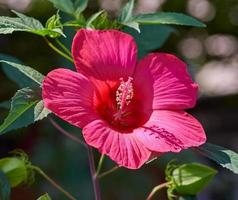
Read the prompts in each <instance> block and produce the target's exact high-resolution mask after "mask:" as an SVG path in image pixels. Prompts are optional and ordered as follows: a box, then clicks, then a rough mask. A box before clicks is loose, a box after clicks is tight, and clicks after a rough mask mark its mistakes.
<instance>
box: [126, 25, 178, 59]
mask: <svg viewBox="0 0 238 200" xmlns="http://www.w3.org/2000/svg"><path fill="white" fill-rule="evenodd" d="M123 31H125V32H126V33H129V34H130V35H132V36H133V37H134V39H135V40H136V43H137V46H138V50H139V52H138V55H139V58H142V57H143V56H144V55H146V54H147V53H149V52H151V51H154V50H157V49H159V48H161V47H162V46H163V45H164V43H165V42H166V41H167V39H168V38H169V36H170V35H171V34H172V33H174V32H176V30H175V29H174V28H172V27H170V26H168V25H140V33H138V32H137V31H135V30H133V29H131V28H128V27H125V28H124V29H123Z"/></svg>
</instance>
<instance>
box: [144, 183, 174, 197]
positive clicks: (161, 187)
mask: <svg viewBox="0 0 238 200" xmlns="http://www.w3.org/2000/svg"><path fill="white" fill-rule="evenodd" d="M169 184H170V182H166V183H162V184H160V185H157V186H155V187H154V188H153V189H152V191H151V193H150V194H149V196H148V197H147V198H146V200H151V199H152V197H153V196H154V195H155V194H156V193H157V192H158V191H159V190H161V189H163V188H165V187H168V185H169Z"/></svg>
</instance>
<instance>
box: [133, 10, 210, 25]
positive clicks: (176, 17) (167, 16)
mask: <svg viewBox="0 0 238 200" xmlns="http://www.w3.org/2000/svg"><path fill="white" fill-rule="evenodd" d="M134 21H136V22H138V23H139V24H175V25H183V26H196V27H206V25H205V24H203V23H202V22H200V21H198V20H197V19H195V18H193V17H190V16H187V15H185V14H182V13H175V12H157V13H150V14H140V15H137V16H134Z"/></svg>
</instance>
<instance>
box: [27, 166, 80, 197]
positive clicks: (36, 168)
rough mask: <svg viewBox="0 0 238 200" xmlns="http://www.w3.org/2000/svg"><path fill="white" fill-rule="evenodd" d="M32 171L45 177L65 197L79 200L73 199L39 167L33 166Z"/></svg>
mask: <svg viewBox="0 0 238 200" xmlns="http://www.w3.org/2000/svg"><path fill="white" fill-rule="evenodd" d="M31 168H32V169H34V170H35V171H36V172H38V173H39V174H40V175H41V176H42V177H44V178H45V179H46V180H47V181H49V182H50V183H51V184H52V185H53V186H54V187H55V188H57V189H58V190H59V191H61V192H62V193H63V194H64V195H65V196H67V197H68V198H69V199H70V200H77V199H76V198H75V197H73V196H72V195H71V194H70V193H69V192H67V191H66V190H64V188H62V187H61V186H60V185H59V184H58V183H56V182H55V181H54V180H53V179H52V178H50V177H49V176H48V175H47V174H46V173H45V172H43V171H42V170H41V169H40V168H39V167H37V166H31Z"/></svg>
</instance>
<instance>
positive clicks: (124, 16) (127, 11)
mask: <svg viewBox="0 0 238 200" xmlns="http://www.w3.org/2000/svg"><path fill="white" fill-rule="evenodd" d="M134 4H135V0H130V1H129V2H127V3H126V5H125V6H124V7H123V8H122V11H121V14H120V16H119V21H120V22H121V23H123V24H124V23H126V22H130V21H131V20H132V14H133V9H134Z"/></svg>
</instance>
